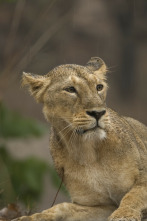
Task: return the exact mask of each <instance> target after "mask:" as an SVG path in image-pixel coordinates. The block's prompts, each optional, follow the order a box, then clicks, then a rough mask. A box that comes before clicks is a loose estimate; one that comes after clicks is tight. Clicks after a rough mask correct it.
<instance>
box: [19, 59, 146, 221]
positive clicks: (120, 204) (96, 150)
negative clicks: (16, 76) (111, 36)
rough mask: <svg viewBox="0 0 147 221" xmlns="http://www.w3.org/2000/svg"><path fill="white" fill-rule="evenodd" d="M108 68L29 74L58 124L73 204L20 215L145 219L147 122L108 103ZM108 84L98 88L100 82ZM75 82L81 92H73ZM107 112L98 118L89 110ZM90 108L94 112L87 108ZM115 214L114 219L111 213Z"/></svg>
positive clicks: (77, 220) (94, 63)
mask: <svg viewBox="0 0 147 221" xmlns="http://www.w3.org/2000/svg"><path fill="white" fill-rule="evenodd" d="M106 72H107V68H106V66H105V64H104V62H103V61H102V60H101V59H100V58H91V60H90V61H89V62H88V63H87V65H86V66H79V65H62V66H59V67H56V68H55V69H53V70H52V71H50V72H49V73H48V74H47V75H45V76H43V77H42V76H34V75H31V74H26V73H25V74H24V75H23V84H24V85H28V87H29V90H30V92H31V94H32V95H33V96H34V97H35V99H36V101H38V102H42V103H43V112H44V115H45V117H46V119H47V121H48V122H49V123H50V124H51V126H52V133H51V138H50V151H51V154H52V157H53V160H54V164H55V167H56V170H57V172H58V174H59V175H60V176H61V177H62V176H64V183H65V185H66V187H67V189H68V191H69V193H70V196H71V201H72V203H62V204H59V205H56V206H54V207H52V208H50V209H48V210H45V211H44V212H42V213H39V214H34V215H32V216H30V217H22V218H20V219H17V220H33V221H35V220H36V221H37V220H42V221H43V220H48V221H60V220H64V221H85V220H87V221H106V220H107V219H109V220H110V221H140V220H141V219H142V218H143V214H145V211H146V210H147V127H146V126H144V125H143V124H141V123H140V122H138V121H136V120H134V119H132V118H127V117H122V116H120V115H119V114H117V113H116V112H114V111H113V110H111V109H109V108H108V107H107V106H106V103H105V100H106V93H107V82H106ZM99 84H102V85H103V89H102V90H101V91H97V89H96V87H97V85H99ZM69 87H74V88H75V89H76V92H73V91H72V92H71V91H67V88H69ZM104 110H105V111H106V113H105V114H103V115H102V116H101V117H100V119H99V120H98V127H96V128H95V126H96V119H95V117H93V116H91V115H89V114H88V112H90V113H91V111H97V112H101V111H104ZM87 111H88V112H87ZM108 217H109V218H108Z"/></svg>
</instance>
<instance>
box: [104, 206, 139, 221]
mask: <svg viewBox="0 0 147 221" xmlns="http://www.w3.org/2000/svg"><path fill="white" fill-rule="evenodd" d="M108 220H109V221H141V214H140V213H139V212H137V211H136V210H134V209H131V208H129V207H125V208H118V209H117V210H115V211H114V212H113V213H112V215H111V216H110V217H109V219H108Z"/></svg>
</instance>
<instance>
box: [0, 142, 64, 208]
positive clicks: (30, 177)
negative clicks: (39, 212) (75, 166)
mask: <svg viewBox="0 0 147 221" xmlns="http://www.w3.org/2000/svg"><path fill="white" fill-rule="evenodd" d="M0 168H1V170H0V172H3V173H1V176H0V184H3V183H4V185H3V188H2V185H0V190H1V191H0V202H3V201H7V203H8V202H9V203H10V202H14V201H15V200H16V198H18V199H19V200H20V201H21V202H22V203H23V204H24V205H25V206H28V205H29V207H32V206H33V205H34V203H35V202H36V201H37V200H39V198H40V196H41V193H42V191H43V178H44V175H45V174H49V177H50V179H51V181H52V183H53V185H54V186H55V187H57V188H58V187H59V185H60V183H61V180H60V179H59V177H58V175H57V173H56V171H55V170H54V168H53V167H52V166H50V165H48V164H47V163H45V162H44V161H42V160H40V159H37V158H35V157H29V158H27V159H24V160H18V159H14V158H13V157H12V156H11V155H10V154H9V153H8V151H7V150H6V148H5V147H4V146H0ZM3 169H4V170H3ZM61 190H62V191H63V192H64V193H66V191H65V188H64V187H63V186H62V189H61ZM1 204H2V203H1Z"/></svg>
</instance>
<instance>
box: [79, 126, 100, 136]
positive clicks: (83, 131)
mask: <svg viewBox="0 0 147 221" xmlns="http://www.w3.org/2000/svg"><path fill="white" fill-rule="evenodd" d="M97 128H100V127H99V125H96V126H95V127H92V128H89V129H86V130H84V129H82V128H79V129H77V130H76V133H77V134H79V135H83V134H85V133H87V132H90V131H95V130H96V129H97Z"/></svg>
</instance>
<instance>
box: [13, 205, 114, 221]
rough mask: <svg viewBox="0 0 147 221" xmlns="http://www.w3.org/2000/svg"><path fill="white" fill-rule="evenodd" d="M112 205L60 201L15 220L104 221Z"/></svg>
mask: <svg viewBox="0 0 147 221" xmlns="http://www.w3.org/2000/svg"><path fill="white" fill-rule="evenodd" d="M114 210H115V208H114V207H108V206H107V207H104V206H101V207H97V206H95V207H88V206H80V205H77V204H72V203H61V204H58V205H56V206H54V207H52V208H50V209H48V210H44V211H43V212H42V213H36V214H34V215H32V216H30V217H26V216H25V217H21V218H18V219H16V220H15V221H85V220H86V221H106V220H107V218H108V216H109V215H110V214H111V213H112V212H113V211H114Z"/></svg>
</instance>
